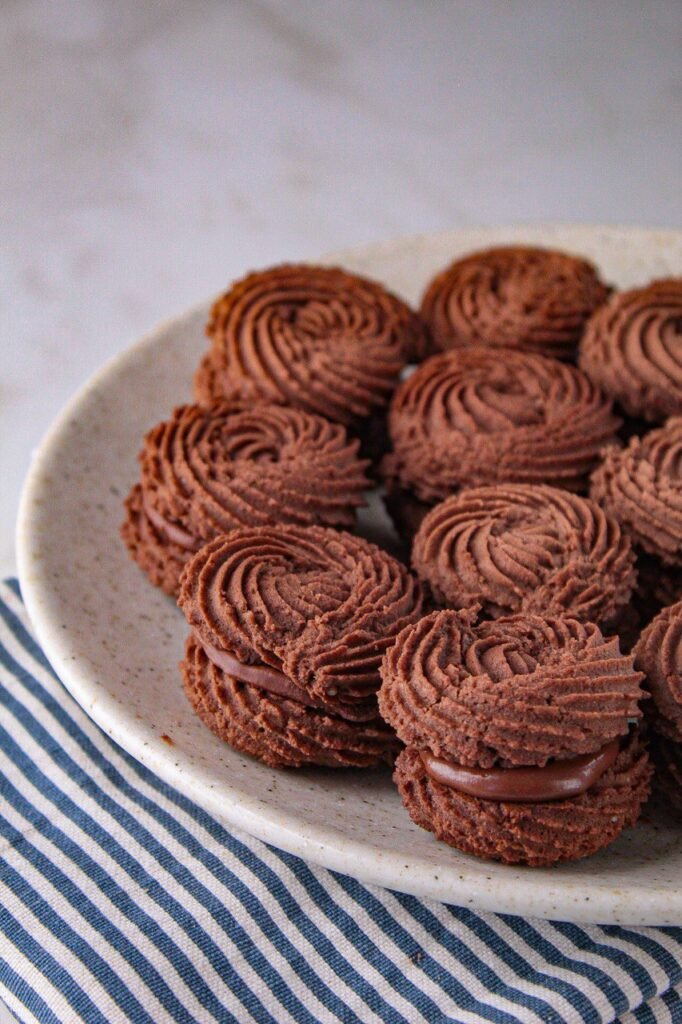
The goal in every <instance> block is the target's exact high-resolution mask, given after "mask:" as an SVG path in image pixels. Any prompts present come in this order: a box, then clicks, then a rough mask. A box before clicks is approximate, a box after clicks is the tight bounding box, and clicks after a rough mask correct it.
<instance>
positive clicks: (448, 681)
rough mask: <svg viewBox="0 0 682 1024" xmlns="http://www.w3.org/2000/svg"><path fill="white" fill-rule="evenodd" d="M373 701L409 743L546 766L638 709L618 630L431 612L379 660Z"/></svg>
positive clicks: (637, 688)
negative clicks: (478, 619)
mask: <svg viewBox="0 0 682 1024" xmlns="http://www.w3.org/2000/svg"><path fill="white" fill-rule="evenodd" d="M381 677H382V681H383V682H382V687H381V690H380V691H379V708H380V710H381V713H382V715H383V717H384V718H385V719H386V721H387V722H389V723H390V724H391V725H392V726H393V728H394V729H395V730H396V732H397V734H398V736H399V737H400V739H401V740H402V741H403V743H405V745H406V746H408V747H415V748H417V749H419V750H422V749H428V750H429V751H431V753H433V754H434V755H435V756H436V757H438V758H442V759H444V760H446V761H454V762H455V763H457V764H461V765H465V766H471V767H478V768H491V767H503V768H507V767H509V768H512V767H515V766H519V765H526V766H530V765H538V766H543V765H545V764H546V763H547V762H548V761H549V760H550V759H552V758H566V757H573V756H576V755H579V754H584V753H590V752H593V751H596V750H599V749H600V748H601V747H603V746H604V745H605V744H606V743H608V742H609V741H611V740H613V739H615V738H616V737H619V736H624V735H625V734H626V733H627V732H628V729H629V723H630V722H631V721H632V720H633V719H638V718H640V717H641V711H640V709H639V701H640V699H641V698H642V697H643V696H644V694H643V691H642V689H641V685H640V684H641V681H642V679H643V675H642V673H641V672H638V671H636V669H635V668H634V665H633V658H632V656H631V655H625V654H622V653H621V651H620V647H619V642H618V637H605V636H604V635H603V634H602V633H601V630H600V629H599V628H598V627H597V626H595V625H594V624H592V623H587V624H585V623H581V622H579V621H578V620H577V619H573V618H557V617H550V616H540V615H512V616H506V617H503V618H500V619H496V620H493V621H483V622H479V623H476V621H475V612H474V611H472V610H471V609H470V610H468V611H464V612H457V611H454V610H445V611H438V612H433V613H431V614H429V615H427V616H425V617H424V618H422V619H420V621H419V622H417V623H415V624H414V625H410V626H408V627H406V628H405V629H404V630H403V631H402V633H401V634H400V635H399V637H398V639H397V641H396V643H395V644H394V646H393V647H391V648H390V649H389V650H388V652H387V654H386V656H385V657H384V660H383V662H382V666H381Z"/></svg>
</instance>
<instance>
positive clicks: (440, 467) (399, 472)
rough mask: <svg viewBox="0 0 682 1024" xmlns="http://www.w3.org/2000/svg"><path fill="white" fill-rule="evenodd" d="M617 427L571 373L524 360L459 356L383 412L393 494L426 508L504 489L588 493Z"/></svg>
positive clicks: (448, 356) (478, 352)
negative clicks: (402, 492) (467, 490)
mask: <svg viewBox="0 0 682 1024" xmlns="http://www.w3.org/2000/svg"><path fill="white" fill-rule="evenodd" d="M619 423H620V421H619V420H618V419H617V418H616V417H615V416H614V415H613V412H612V409H611V403H610V401H608V400H607V399H606V398H605V396H604V395H603V394H602V392H601V391H600V390H599V388H597V387H596V386H595V385H594V384H592V382H591V381H590V380H588V378H587V377H586V376H585V375H584V374H583V373H581V372H580V370H578V369H576V368H575V367H573V366H568V365H566V364H564V363H560V362H559V361H558V360H556V359H547V358H545V357H544V356H538V355H531V354H528V353H525V352H513V351H511V350H509V349H506V350H504V351H502V350H499V351H492V350H486V349H474V348H471V349H459V350H453V351H451V352H444V353H441V354H440V355H437V356H432V357H431V358H429V359H427V360H425V362H423V363H422V364H421V365H420V366H419V367H418V368H417V369H416V370H415V372H414V373H413V374H412V375H411V376H410V377H408V378H407V380H405V381H403V382H402V383H401V384H400V386H399V387H398V389H397V391H396V393H395V395H394V396H393V399H392V401H391V406H390V411H389V419H388V424H389V433H390V436H391V441H392V445H393V451H392V452H390V453H389V454H388V455H387V456H386V457H385V459H384V462H383V471H384V474H385V476H386V479H387V481H388V485H389V489H391V490H393V489H395V487H396V486H398V487H402V488H404V489H406V490H413V491H414V492H415V493H416V495H417V497H418V498H420V499H421V500H422V501H426V502H431V503H432V504H433V503H434V502H436V501H439V500H440V499H442V498H445V497H447V496H448V495H450V494H451V493H452V492H453V490H457V489H458V488H460V487H475V486H479V485H486V484H494V483H498V482H502V481H505V482H507V481H513V482H517V483H533V484H535V483H547V484H553V485H556V486H559V487H565V488H568V489H570V490H579V489H580V488H581V487H583V486H584V485H585V484H586V479H587V476H588V474H589V473H590V471H591V470H592V469H593V468H594V466H595V464H596V463H597V460H598V456H599V452H600V449H601V448H602V446H603V445H604V444H606V443H607V442H609V441H612V440H614V437H615V432H616V430H617V429H618V426H619Z"/></svg>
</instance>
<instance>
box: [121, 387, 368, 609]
mask: <svg viewBox="0 0 682 1024" xmlns="http://www.w3.org/2000/svg"><path fill="white" fill-rule="evenodd" d="M358 444H359V442H358V441H354V440H353V441H352V440H349V438H348V436H347V435H346V431H345V428H344V427H342V426H341V425H340V424H336V423H330V422H329V421H328V420H325V419H323V418H322V417H321V416H314V415H312V414H310V413H306V412H303V411H302V410H300V409H290V408H286V407H284V406H275V405H268V404H266V403H256V404H255V405H252V406H248V407H247V406H246V405H244V404H243V403H234V402H233V403H222V404H221V405H217V406H215V407H213V408H211V409H210V410H205V409H202V408H200V407H199V406H196V405H183V406H180V407H179V408H177V409H176V410H175V411H174V413H173V415H172V417H171V418H170V419H169V420H166V421H164V422H163V423H159V424H158V425H157V426H155V427H154V428H153V429H152V430H150V431H149V433H148V434H147V436H146V437H145V442H144V448H143V449H142V451H141V453H140V457H139V458H140V464H141V470H142V472H141V482H140V483H139V484H137V485H136V486H135V487H134V488H133V490H132V493H131V494H130V496H129V497H128V499H127V501H126V511H127V518H126V521H125V523H124V524H123V527H122V535H123V539H124V541H125V542H126V544H127V546H128V549H129V550H130V553H131V554H132V556H133V558H134V559H135V560H136V561H137V562H138V563H139V565H140V566H141V567H142V568H143V569H144V570H145V571H146V572H147V573H148V575H149V577H150V579H151V581H152V582H153V583H154V584H156V585H157V586H160V587H161V588H162V589H163V590H164V591H166V593H168V594H171V595H174V594H176V593H177V590H178V580H179V577H180V573H181V571H182V569H183V567H184V565H185V564H186V563H187V562H188V561H189V559H190V558H191V557H192V555H193V553H194V552H195V551H197V550H198V548H200V547H201V545H202V544H204V543H206V541H207V540H210V539H211V538H212V537H215V536H217V535H218V534H222V533H227V532H228V531H229V530H233V529H237V528H239V527H243V526H268V525H274V524H277V523H293V524H300V525H309V524H311V525H312V524H322V525H326V526H351V525H352V524H353V523H354V521H355V509H356V508H357V507H358V506H360V505H362V504H364V501H363V491H364V490H365V489H366V488H367V487H368V485H369V481H368V479H367V477H366V475H365V469H366V466H367V463H366V462H365V461H363V460H361V459H360V458H359V457H358Z"/></svg>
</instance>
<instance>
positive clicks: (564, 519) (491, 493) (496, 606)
mask: <svg viewBox="0 0 682 1024" xmlns="http://www.w3.org/2000/svg"><path fill="white" fill-rule="evenodd" d="M634 560H635V559H634V554H633V552H632V548H631V545H630V541H629V539H628V537H627V536H626V535H625V534H623V532H622V531H621V529H620V526H619V525H618V523H617V522H616V520H615V519H612V518H610V517H609V516H607V515H605V514H604V512H603V511H602V509H601V508H600V507H599V506H598V505H597V504H596V503H595V502H593V501H590V500H589V499H588V498H580V497H578V496H577V495H575V494H571V493H570V492H568V491H563V490H559V489H558V488H556V487H547V486H544V485H540V484H536V485H529V484H499V485H497V486H496V487H473V488H469V489H467V490H464V491H461V493H460V494H457V495H455V496H454V497H452V498H446V499H445V501H443V502H441V504H440V505H436V507H435V508H434V509H432V510H431V511H430V512H429V514H428V515H427V516H426V517H425V519H424V520H423V522H422V524H421V526H420V528H419V530H418V532H417V535H416V537H415V540H414V546H413V548H412V565H413V567H414V569H415V570H416V572H417V574H418V576H420V578H421V579H422V580H425V581H426V582H427V583H428V585H429V587H430V589H431V592H432V594H433V595H434V597H435V598H436V600H438V601H439V602H441V603H443V604H448V605H450V606H452V607H454V608H468V607H471V606H472V605H479V606H481V607H482V610H483V612H484V614H485V615H487V616H492V617H497V616H499V615H505V614H509V613H511V612H537V613H539V614H544V615H570V616H573V617H575V618H577V619H580V620H581V621H582V622H600V623H601V622H614V621H615V620H616V619H618V617H619V615H620V613H621V612H622V610H623V609H624V608H625V606H626V605H627V604H628V602H629V600H630V597H631V594H632V588H633V586H634V584H635V579H636V576H635V572H634Z"/></svg>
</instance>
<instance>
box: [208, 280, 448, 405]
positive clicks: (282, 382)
mask: <svg viewBox="0 0 682 1024" xmlns="http://www.w3.org/2000/svg"><path fill="white" fill-rule="evenodd" d="M206 333H207V334H208V336H209V338H210V339H211V348H210V350H209V353H208V355H207V356H205V358H204V360H203V361H202V363H201V365H200V367H199V369H198V371H197V373H196V376H195V381H194V385H195V396H196V399H197V401H198V402H199V403H200V404H202V405H208V404H211V403H212V402H215V401H217V400H219V399H221V398H225V397H227V398H235V397H236V398H242V399H247V400H249V401H253V400H254V399H267V400H268V401H271V402H279V403H283V404H286V405H293V406H296V407H298V408H300V409H304V410H306V411H307V412H312V413H319V414H321V415H324V416H326V417H328V418H329V419H332V420H335V421H337V422H339V423H345V424H352V423H356V422H357V421H359V420H363V419H365V418H367V417H368V416H369V415H370V414H371V413H372V412H373V411H374V410H376V409H380V408H382V407H383V406H385V405H386V403H387V401H388V399H389V398H390V396H391V393H392V392H393V390H394V388H395V385H396V383H397V380H398V374H399V373H400V370H401V368H402V367H403V365H404V364H405V363H406V362H407V361H408V360H411V359H414V358H416V357H421V356H422V355H424V354H425V353H426V351H427V349H428V344H429V341H428V333H427V331H426V328H425V326H424V324H423V323H422V321H421V319H420V318H419V316H418V315H417V314H416V313H414V312H413V311H412V310H411V309H410V308H409V307H408V306H407V305H406V304H405V303H404V302H403V301H402V300H401V299H399V298H397V297H396V296H395V295H393V294H391V293H390V292H388V291H387V290H386V289H385V288H384V287H383V286H382V285H380V284H378V283H377V282H375V281H370V280H367V279H365V278H363V277H359V276H357V275H356V274H350V273H348V272H346V271H344V270H340V269H338V268H329V267H316V266H308V265H303V264H284V265H282V266H277V267H272V268H271V269H269V270H263V271H259V272H257V273H253V274H249V275H248V276H247V277H245V278H244V279H243V280H241V281H238V282H237V283H236V284H234V285H233V286H232V287H231V288H230V290H229V291H228V292H226V293H225V294H224V295H223V296H222V297H221V298H219V299H218V300H217V302H216V303H215V304H214V306H213V308H212V310H211V315H210V318H209V321H208V325H207V327H206Z"/></svg>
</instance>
